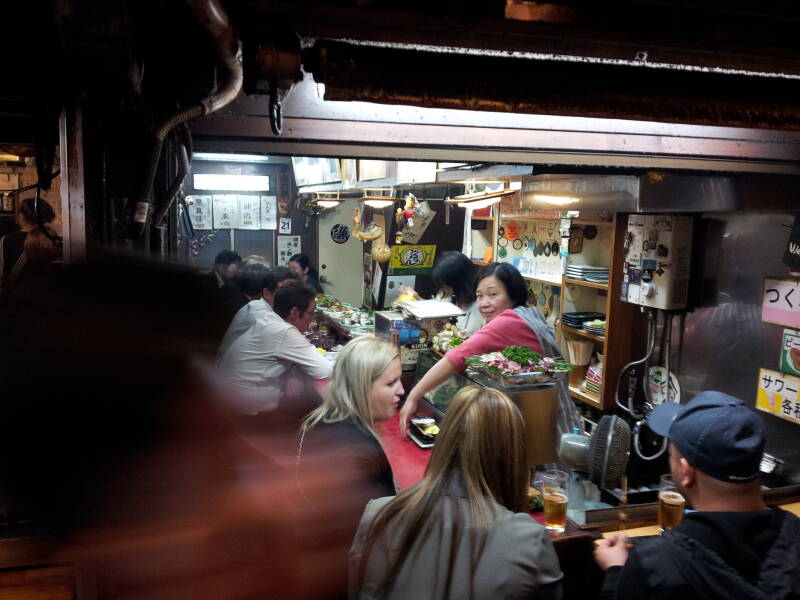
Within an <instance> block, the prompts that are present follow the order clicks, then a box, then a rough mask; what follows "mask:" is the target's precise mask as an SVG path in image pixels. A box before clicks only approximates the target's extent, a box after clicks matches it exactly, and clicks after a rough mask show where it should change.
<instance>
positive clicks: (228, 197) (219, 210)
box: [214, 194, 239, 229]
mask: <svg viewBox="0 0 800 600" xmlns="http://www.w3.org/2000/svg"><path fill="white" fill-rule="evenodd" d="M237 227H239V197H238V196H237V195H236V194H222V195H215V196H214V229H235V228H237Z"/></svg>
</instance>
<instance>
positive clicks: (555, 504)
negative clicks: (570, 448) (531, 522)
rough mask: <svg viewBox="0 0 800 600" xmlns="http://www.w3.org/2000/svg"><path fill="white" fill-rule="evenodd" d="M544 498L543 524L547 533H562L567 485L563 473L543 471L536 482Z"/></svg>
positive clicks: (565, 522)
mask: <svg viewBox="0 0 800 600" xmlns="http://www.w3.org/2000/svg"><path fill="white" fill-rule="evenodd" d="M536 483H537V484H538V485H537V487H539V489H540V490H541V492H542V496H543V498H544V524H545V528H546V529H547V530H548V531H553V532H556V533H563V531H564V528H565V527H566V525H567V503H568V496H567V484H568V483H569V475H568V474H567V473H565V472H564V471H545V472H544V473H543V474H542V477H541V479H540V480H539V481H537V482H536Z"/></svg>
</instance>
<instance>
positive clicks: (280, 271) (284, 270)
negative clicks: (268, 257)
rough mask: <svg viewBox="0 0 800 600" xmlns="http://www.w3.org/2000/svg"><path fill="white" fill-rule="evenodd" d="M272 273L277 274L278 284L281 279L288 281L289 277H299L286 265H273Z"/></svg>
mask: <svg viewBox="0 0 800 600" xmlns="http://www.w3.org/2000/svg"><path fill="white" fill-rule="evenodd" d="M272 274H273V275H274V276H275V283H276V284H278V283H280V282H281V281H286V280H287V279H297V275H296V274H295V272H294V271H292V270H291V269H290V268H289V267H287V266H285V265H278V266H276V267H272Z"/></svg>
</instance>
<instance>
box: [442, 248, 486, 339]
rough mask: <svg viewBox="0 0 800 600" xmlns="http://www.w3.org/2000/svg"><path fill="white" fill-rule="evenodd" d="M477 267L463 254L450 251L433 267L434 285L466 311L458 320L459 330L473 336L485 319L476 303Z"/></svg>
mask: <svg viewBox="0 0 800 600" xmlns="http://www.w3.org/2000/svg"><path fill="white" fill-rule="evenodd" d="M475 271H476V268H475V265H474V264H473V263H472V261H471V260H470V259H469V258H467V257H466V256H464V255H463V254H462V253H461V252H458V251H456V250H450V251H448V252H445V253H443V254H441V255H440V256H439V257H438V258H437V259H436V263H435V264H434V265H433V273H432V275H433V283H434V284H435V285H436V287H437V288H438V289H439V293H440V294H442V295H444V296H449V297H450V298H451V299H452V302H453V304H455V305H456V306H458V307H459V308H460V309H461V310H463V311H464V315H463V316H461V317H459V318H458V323H457V325H458V328H459V329H463V330H464V331H466V332H467V333H468V334H470V335H472V334H473V333H475V332H476V331H478V330H479V329H480V328H481V326H482V325H483V317H481V313H480V312H479V311H478V304H477V302H475Z"/></svg>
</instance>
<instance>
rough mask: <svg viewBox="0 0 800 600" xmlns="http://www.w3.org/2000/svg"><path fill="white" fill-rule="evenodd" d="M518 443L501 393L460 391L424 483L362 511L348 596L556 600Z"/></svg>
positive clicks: (516, 420)
mask: <svg viewBox="0 0 800 600" xmlns="http://www.w3.org/2000/svg"><path fill="white" fill-rule="evenodd" d="M524 438H525V429H524V426H523V423H522V416H521V415H520V412H519V410H518V409H517V407H516V406H514V404H513V403H512V402H511V400H509V398H508V397H507V396H505V395H503V394H502V393H501V392H499V391H497V390H493V389H487V388H481V387H478V386H468V387H466V388H464V389H462V390H460V391H459V392H458V393H457V394H456V395H455V397H454V398H453V400H452V402H451V403H450V406H449V408H448V410H447V414H446V415H445V419H444V422H443V423H442V428H441V433H440V434H439V436H438V439H437V441H436V446H435V447H434V449H433V453H432V455H431V459H430V463H429V464H428V469H427V471H426V473H425V477H424V478H423V479H422V481H421V482H420V483H418V484H416V485H415V486H413V487H411V488H409V489H407V490H405V491H404V492H402V493H401V494H399V495H398V496H397V497H395V498H381V499H379V500H375V501H372V502H370V503H369V504H368V505H367V509H366V510H365V511H364V516H363V517H362V518H361V524H360V525H359V528H358V533H357V534H356V537H355V540H354V542H353V547H352V550H351V551H350V564H351V568H350V588H351V598H436V599H438V598H473V599H476V600H481V599H490V598H491V599H496V598H560V597H561V584H560V580H561V578H562V574H561V569H560V568H559V564H558V558H557V557H556V554H555V550H554V549H553V544H552V543H551V541H550V538H549V537H548V535H547V533H546V531H545V529H544V527H543V526H542V525H540V524H538V523H537V522H536V521H534V520H533V519H532V518H531V517H530V515H529V514H527V505H528V496H527V492H528V477H529V475H528V467H527V464H526V460H525V439H524Z"/></svg>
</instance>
